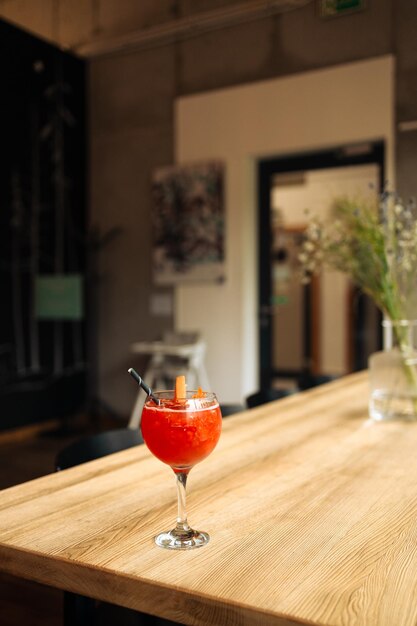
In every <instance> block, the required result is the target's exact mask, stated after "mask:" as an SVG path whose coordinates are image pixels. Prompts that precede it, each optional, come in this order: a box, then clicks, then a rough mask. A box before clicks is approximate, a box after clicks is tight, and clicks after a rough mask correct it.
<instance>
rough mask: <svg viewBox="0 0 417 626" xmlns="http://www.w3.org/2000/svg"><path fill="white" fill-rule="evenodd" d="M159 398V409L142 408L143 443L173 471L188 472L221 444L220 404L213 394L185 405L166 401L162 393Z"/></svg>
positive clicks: (147, 404) (188, 400)
mask: <svg viewBox="0 0 417 626" xmlns="http://www.w3.org/2000/svg"><path fill="white" fill-rule="evenodd" d="M194 394H195V392H191V393H190V394H189V395H194ZM156 395H157V397H158V396H159V399H160V401H161V404H160V405H159V406H156V405H155V403H153V402H152V401H148V402H146V404H145V406H144V408H143V412H142V435H143V439H144V441H145V443H146V445H147V446H148V448H149V450H150V451H151V452H152V454H154V455H155V456H156V457H157V458H158V459H159V460H160V461H163V463H166V464H167V465H170V466H171V467H172V469H173V470H174V471H184V470H187V469H188V470H189V469H190V468H191V467H192V466H193V465H195V464H196V463H199V462H200V461H202V460H203V459H205V458H206V456H208V455H209V454H210V452H211V451H212V450H213V448H214V447H215V445H216V443H217V442H218V440H219V437H220V432H221V427H222V418H221V413H220V407H219V404H218V402H217V400H215V399H213V397H212V396H213V394H210V395H209V397H207V396H206V398H204V399H198V398H192V397H190V398H188V399H187V400H185V401H183V400H181V401H178V400H177V401H175V400H173V399H172V397H171V399H169V398H164V397H163V395H164V394H161V393H159V394H158V393H157V394H156ZM161 395H162V397H161ZM167 395H169V394H167ZM203 400H204V401H203Z"/></svg>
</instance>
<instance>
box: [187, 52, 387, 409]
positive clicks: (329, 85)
mask: <svg viewBox="0 0 417 626" xmlns="http://www.w3.org/2000/svg"><path fill="white" fill-rule="evenodd" d="M393 75H394V61H393V58H392V57H391V56H385V57H378V58H376V59H371V60H368V61H361V62H357V63H350V64H347V65H341V66H337V67H333V68H330V69H324V70H319V71H314V72H308V73H302V74H298V75H294V76H290V77H284V78H280V79H274V80H268V81H263V82H259V83H252V84H249V85H245V86H238V87H232V88H228V89H223V90H219V91H214V92H210V93H204V94H198V95H194V96H187V97H184V98H180V99H178V100H177V102H176V106H175V116H176V160H177V162H178V163H187V162H191V161H201V160H205V159H213V158H215V159H222V160H224V162H225V163H226V193H225V195H226V200H225V201H226V228H227V232H226V254H227V259H226V270H227V280H226V282H225V283H224V284H223V285H213V284H204V285H200V286H191V285H187V286H185V285H184V286H179V287H178V288H177V290H176V303H175V320H176V325H177V328H178V329H180V330H187V329H196V328H198V329H199V330H201V332H202V333H203V335H204V337H205V338H206V340H207V344H208V354H207V369H208V374H209V377H210V381H211V386H212V388H213V389H214V390H215V391H216V392H217V394H218V396H219V398H220V400H221V401H222V402H236V401H241V400H242V399H243V398H244V397H245V396H246V395H247V394H248V393H251V392H252V391H253V390H255V389H257V387H258V360H259V359H258V320H257V290H258V280H257V268H258V259H257V197H256V162H257V160H258V159H259V158H261V157H266V156H275V155H277V156H278V155H285V154H289V153H294V152H305V151H311V150H316V149H322V148H325V147H333V146H336V145H342V144H349V143H354V142H361V141H364V140H374V139H384V140H385V141H386V144H387V165H388V168H387V172H388V176H389V179H390V180H393V150H394V146H393V137H394V133H393V131H394V126H393V124H394V112H393V87H394V85H393Z"/></svg>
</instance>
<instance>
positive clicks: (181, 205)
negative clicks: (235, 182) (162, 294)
mask: <svg viewBox="0 0 417 626" xmlns="http://www.w3.org/2000/svg"><path fill="white" fill-rule="evenodd" d="M152 198H153V208H152V226H153V251H152V254H153V272H154V280H155V283H156V284H158V285H172V284H177V283H183V282H202V281H215V282H222V281H223V280H224V278H225V267H224V257H225V250H224V238H225V236H224V222H225V219H224V164H223V163H221V162H219V161H209V162H205V163H195V164H190V165H181V166H170V167H162V168H159V169H157V170H156V171H155V172H154V173H153V176H152Z"/></svg>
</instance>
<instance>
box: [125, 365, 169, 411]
mask: <svg viewBox="0 0 417 626" xmlns="http://www.w3.org/2000/svg"><path fill="white" fill-rule="evenodd" d="M127 371H128V372H129V374H130V375H131V377H132V378H134V379H135V380H136V382H137V383H138V385H139V386H140V387H142V389H143V391H145V392H146V394H147V395H148V396H149V397H150V398H151V400H153V401H154V402H155V404H158V405H159V404H161V401H160V400H158V398H156V397H155V396H154V395H153V393H152V389H151V388H150V387H149V385H147V384H146V383H145V381H144V380H142V378H141V377H140V376H139V374H138V373H137V371H136V370H134V369H133V367H131V368H130V369H128V370H127Z"/></svg>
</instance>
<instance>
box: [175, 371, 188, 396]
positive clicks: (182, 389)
mask: <svg viewBox="0 0 417 626" xmlns="http://www.w3.org/2000/svg"><path fill="white" fill-rule="evenodd" d="M186 389H187V386H186V384H185V376H177V378H176V379H175V393H174V399H175V401H177V400H185V399H186V398H187V391H186Z"/></svg>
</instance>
